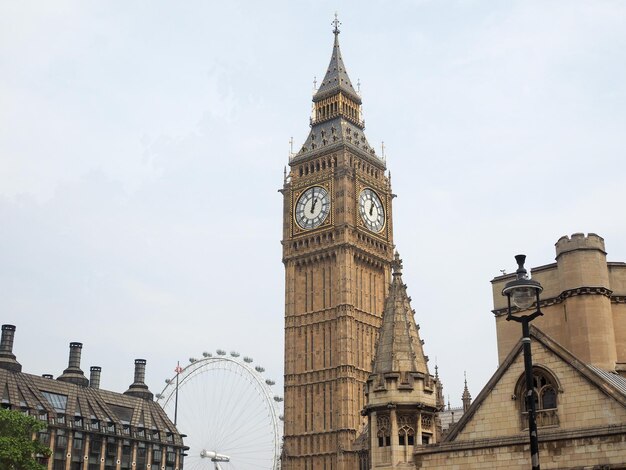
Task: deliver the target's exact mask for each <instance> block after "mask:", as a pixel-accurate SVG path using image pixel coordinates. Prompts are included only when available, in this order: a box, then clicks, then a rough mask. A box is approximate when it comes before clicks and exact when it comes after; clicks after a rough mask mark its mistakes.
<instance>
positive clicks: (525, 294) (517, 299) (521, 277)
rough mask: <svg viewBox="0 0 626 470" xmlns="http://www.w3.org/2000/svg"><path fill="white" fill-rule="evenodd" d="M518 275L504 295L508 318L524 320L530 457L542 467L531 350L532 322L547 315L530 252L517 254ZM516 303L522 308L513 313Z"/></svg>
mask: <svg viewBox="0 0 626 470" xmlns="http://www.w3.org/2000/svg"><path fill="white" fill-rule="evenodd" d="M515 261H517V266H518V268H517V272H516V274H517V278H516V279H515V280H514V281H510V282H507V283H506V285H505V286H504V289H502V295H506V296H507V299H508V314H507V317H506V319H507V320H508V321H510V320H513V321H516V322H518V323H521V324H522V344H523V345H524V371H525V374H526V410H527V411H528V433H529V434H530V459H531V460H530V461H531V464H532V469H533V470H539V440H538V436H537V419H536V409H535V397H534V396H533V390H534V386H533V360H532V355H531V351H530V326H529V323H530V322H531V321H533V320H534V319H535V318H537V317H538V316H541V315H543V313H542V312H541V310H540V308H539V294H540V293H541V291H542V290H543V287H541V284H539V282H537V281H533V280H532V279H530V277H529V276H528V272H527V271H526V269H525V268H524V262H525V261H526V255H517V256H516V257H515ZM511 303H513V304H514V305H515V306H516V307H517V308H518V309H519V310H518V311H517V312H516V315H515V316H514V315H513V308H512V306H511ZM535 303H536V304H537V310H535V312H533V313H531V314H529V315H519V314H518V313H519V312H521V311H523V310H527V309H529V308H530V307H532V306H533V304H535Z"/></svg>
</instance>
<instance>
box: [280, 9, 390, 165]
mask: <svg viewBox="0 0 626 470" xmlns="http://www.w3.org/2000/svg"><path fill="white" fill-rule="evenodd" d="M333 24H334V30H333V34H334V35H335V40H334V43H333V52H332V54H331V57H330V63H329V64H328V70H327V71H326V75H325V76H324V80H323V81H322V83H321V84H320V86H319V88H318V89H317V91H316V92H315V94H314V95H313V115H312V117H311V132H309V136H308V137H307V139H306V141H305V142H304V144H303V145H302V148H301V149H300V151H299V152H298V153H297V154H295V155H294V156H293V158H292V160H291V162H290V163H293V162H294V161H301V160H304V159H306V158H307V157H309V156H311V155H312V154H317V153H318V152H319V151H331V150H335V149H337V148H339V147H340V146H346V147H349V148H350V149H351V150H353V151H354V152H355V153H356V154H358V155H360V156H362V157H365V158H366V159H367V160H369V161H370V162H371V163H373V164H375V165H376V166H378V167H379V168H380V169H381V170H384V169H385V163H384V161H383V160H382V159H381V158H379V157H378V156H377V155H376V152H375V150H374V149H373V148H372V147H371V146H370V145H369V143H368V141H367V139H366V138H365V133H364V132H363V130H364V129H365V123H364V122H363V116H362V110H361V97H360V96H359V93H358V92H357V91H356V90H355V89H354V86H352V81H351V80H350V77H349V76H348V71H347V70H346V66H345V65H344V63H343V58H342V56H341V49H340V48H339V32H340V31H339V24H340V23H339V20H337V17H336V15H335V21H333Z"/></svg>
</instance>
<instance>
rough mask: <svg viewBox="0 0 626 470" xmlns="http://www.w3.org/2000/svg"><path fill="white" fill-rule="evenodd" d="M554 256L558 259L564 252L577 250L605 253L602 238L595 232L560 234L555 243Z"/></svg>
mask: <svg viewBox="0 0 626 470" xmlns="http://www.w3.org/2000/svg"><path fill="white" fill-rule="evenodd" d="M555 246H556V257H557V259H558V257H559V256H561V255H562V254H564V253H568V252H570V251H578V250H598V251H601V252H602V253H604V254H605V255H606V251H605V250H604V238H602V237H601V236H600V235H597V234H595V233H589V234H588V235H586V236H585V234H584V233H574V234H572V236H571V237H568V236H567V235H564V236H562V237H561V238H559V240H558V241H557V242H556V244H555Z"/></svg>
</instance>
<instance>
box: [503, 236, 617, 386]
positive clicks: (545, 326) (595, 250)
mask: <svg viewBox="0 0 626 470" xmlns="http://www.w3.org/2000/svg"><path fill="white" fill-rule="evenodd" d="M555 247H556V262H555V263H551V264H547V265H544V266H539V267H536V268H533V269H532V270H531V274H532V277H533V279H535V280H537V281H539V282H540V283H541V285H542V286H543V292H542V294H541V309H542V311H543V313H544V315H543V316H542V317H539V318H537V319H536V320H534V321H533V324H534V325H535V326H536V327H537V328H539V329H540V330H541V331H543V332H544V333H546V334H547V335H550V337H552V338H554V339H555V340H556V341H558V343H559V344H561V345H562V346H564V347H565V348H567V349H568V350H570V351H571V352H572V353H573V354H574V355H575V356H576V357H578V358H579V359H581V360H582V361H584V362H586V363H589V364H595V365H596V366H598V367H601V368H602V369H604V370H607V371H611V372H617V373H619V374H622V375H624V376H626V320H625V319H626V263H623V262H607V260H606V251H605V246H604V239H603V238H602V237H600V236H598V235H596V234H595V233H590V234H588V235H584V234H582V233H575V234H573V235H572V236H571V237H568V236H563V237H561V238H560V239H559V240H558V241H557V242H556V245H555ZM513 278H514V276H513V275H505V276H498V277H496V278H495V279H493V281H491V283H492V288H493V305H494V310H493V313H494V314H495V316H496V331H497V335H498V358H499V362H502V361H503V360H504V358H506V356H507V355H508V354H509V352H510V351H511V349H513V347H514V346H515V345H516V343H517V342H518V341H519V331H518V330H519V328H518V327H517V325H514V324H511V322H507V321H506V298H505V297H504V296H502V294H501V292H502V288H503V287H504V284H506V283H507V282H508V281H510V280H512V279H513Z"/></svg>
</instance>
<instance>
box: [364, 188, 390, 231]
mask: <svg viewBox="0 0 626 470" xmlns="http://www.w3.org/2000/svg"><path fill="white" fill-rule="evenodd" d="M359 212H360V214H361V219H363V223H364V224H365V226H366V227H367V228H368V229H370V230H371V231H372V232H377V233H378V232H380V231H381V230H382V229H383V227H384V226H385V210H384V209H383V203H382V202H381V201H380V198H379V197H378V195H377V194H376V193H375V192H374V191H372V190H371V189H369V188H367V189H364V190H363V191H361V194H360V195H359Z"/></svg>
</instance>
